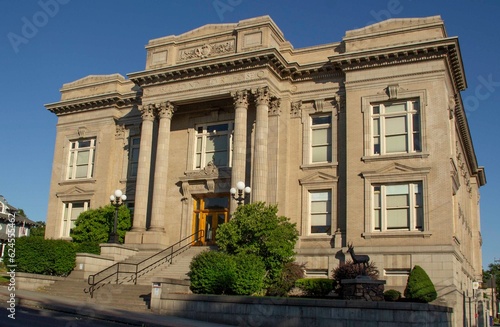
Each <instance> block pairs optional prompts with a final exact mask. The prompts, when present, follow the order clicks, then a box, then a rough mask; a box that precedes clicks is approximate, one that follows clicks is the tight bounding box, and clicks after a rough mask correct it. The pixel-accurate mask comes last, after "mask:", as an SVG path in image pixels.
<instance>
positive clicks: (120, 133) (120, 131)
mask: <svg viewBox="0 0 500 327" xmlns="http://www.w3.org/2000/svg"><path fill="white" fill-rule="evenodd" d="M115 137H116V138H117V139H120V138H124V137H125V125H116V130H115Z"/></svg>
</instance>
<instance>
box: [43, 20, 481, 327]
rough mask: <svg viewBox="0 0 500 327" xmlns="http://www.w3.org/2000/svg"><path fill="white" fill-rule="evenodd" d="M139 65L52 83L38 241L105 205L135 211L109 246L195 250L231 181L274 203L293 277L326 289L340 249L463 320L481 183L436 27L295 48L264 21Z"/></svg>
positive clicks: (184, 43)
mask: <svg viewBox="0 0 500 327" xmlns="http://www.w3.org/2000/svg"><path fill="white" fill-rule="evenodd" d="M146 50H147V58H146V68H145V70H143V71H140V72H136V73H131V74H128V79H127V78H124V77H123V76H121V75H119V74H114V75H99V76H95V75H93V76H88V77H85V78H82V79H80V80H77V81H74V82H71V83H68V84H65V85H63V87H62V89H61V100H60V101H58V102H56V103H51V104H48V105H46V108H47V109H48V110H49V111H51V112H52V113H54V114H56V115H57V117H58V123H57V135H56V140H55V152H54V162H53V171H52V180H51V187H50V200H49V206H48V214H47V227H46V237H47V238H63V239H67V238H69V235H70V234H69V233H70V229H71V228H72V226H74V222H75V219H76V218H77V217H78V214H79V213H81V212H82V211H84V210H87V209H88V208H97V207H99V206H103V205H106V204H107V203H108V198H109V195H110V194H112V192H113V190H114V189H116V188H119V189H121V190H122V191H124V192H125V193H126V194H127V196H128V200H127V203H128V205H129V207H131V208H133V210H134V218H133V228H132V230H131V231H130V232H128V233H127V235H126V240H125V243H126V244H125V245H129V246H134V247H149V248H151V247H156V248H162V247H165V246H167V245H168V244H172V243H175V242H177V241H179V240H180V239H182V238H184V237H188V236H189V235H191V234H192V233H194V232H195V231H197V230H204V231H205V235H206V236H210V237H206V239H205V240H204V242H205V244H211V243H213V242H214V241H215V240H216V230H217V227H218V226H219V225H220V224H222V223H224V222H226V221H227V220H228V219H229V218H230V214H231V212H233V211H234V210H235V208H236V205H237V203H236V201H235V200H233V199H232V198H231V197H230V194H229V190H230V188H231V187H234V186H236V183H237V182H238V181H242V182H244V183H245V184H246V185H248V186H250V187H251V189H252V192H251V194H250V195H249V196H248V197H247V200H246V201H247V202H255V201H265V202H267V203H270V204H278V206H279V213H280V214H281V215H285V216H287V217H289V218H290V219H291V220H292V221H293V222H295V223H296V224H297V228H298V230H299V232H300V239H299V242H298V244H297V249H296V250H297V260H298V261H300V262H304V263H306V267H307V272H308V274H309V275H311V276H312V275H314V276H322V275H324V276H327V275H330V274H331V271H332V269H333V268H335V267H336V266H337V265H338V264H339V263H340V262H342V261H344V260H346V256H345V255H344V253H345V251H343V250H345V247H346V244H347V243H348V242H350V243H353V244H354V245H355V248H356V251H357V252H358V253H363V254H368V255H370V257H371V259H372V261H374V262H375V264H376V266H377V267H378V268H379V270H380V274H381V277H382V278H383V279H386V280H387V288H395V289H399V290H402V289H403V288H404V286H405V283H406V279H407V276H408V274H409V272H410V270H411V268H412V267H413V266H415V265H420V266H422V267H423V268H424V269H425V270H426V271H427V272H428V274H429V276H430V277H431V279H432V281H433V282H434V284H435V285H436V288H437V290H438V293H439V299H438V301H439V303H444V304H447V305H449V306H451V307H453V308H454V310H455V319H456V320H457V321H461V319H462V317H465V316H467V315H470V314H471V312H464V310H463V308H466V309H465V310H466V311H467V310H468V309H467V308H468V307H470V306H468V305H467V306H466V305H465V302H467V303H469V301H473V295H472V294H473V292H472V290H473V286H472V285H473V282H475V281H479V280H481V274H482V269H481V233H480V216H479V188H480V186H482V185H484V184H485V183H486V177H485V173H484V169H483V168H482V167H480V166H479V165H478V163H477V160H476V155H475V152H474V147H473V144H472V139H471V134H470V132H469V127H468V124H467V118H466V115H465V111H464V106H463V103H462V98H461V95H460V92H461V91H463V90H464V89H465V88H466V86H467V83H466V79H465V75H464V67H463V64H462V59H461V55H460V48H459V43H458V39H457V38H456V37H449V36H448V35H447V34H446V31H445V27H444V24H443V21H442V20H441V18H440V17H439V16H434V17H427V18H414V19H413V18H412V19H390V20H387V21H383V22H380V23H376V24H374V25H370V26H367V27H364V28H360V29H356V30H351V31H347V32H346V34H345V36H344V37H343V39H342V40H341V41H340V42H335V43H331V44H325V45H318V46H312V47H307V48H301V49H295V48H294V47H293V46H292V44H290V42H288V41H287V40H286V39H285V37H284V35H283V33H282V32H281V31H280V29H279V28H278V26H276V25H275V23H274V22H273V21H272V20H271V19H270V18H269V17H268V16H263V17H257V18H252V19H247V20H243V21H240V22H239V23H235V24H215V25H206V26H203V27H200V28H198V29H195V30H193V31H190V32H187V33H184V34H182V35H178V36H167V37H162V38H158V39H153V40H151V41H150V42H149V43H148V45H147V46H146ZM124 55H125V54H124ZM347 259H349V257H348V256H347Z"/></svg>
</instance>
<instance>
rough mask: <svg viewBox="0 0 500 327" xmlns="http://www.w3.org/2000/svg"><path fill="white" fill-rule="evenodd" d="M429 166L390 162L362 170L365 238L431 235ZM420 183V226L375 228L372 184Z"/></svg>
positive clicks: (363, 234)
mask: <svg viewBox="0 0 500 327" xmlns="http://www.w3.org/2000/svg"><path fill="white" fill-rule="evenodd" d="M430 170H431V168H430V167H422V168H420V167H419V168H412V167H409V166H405V165H402V164H399V163H391V164H389V165H388V166H386V167H383V168H381V169H380V170H378V171H369V172H362V173H361V176H362V177H363V178H364V183H365V186H364V195H365V196H364V206H365V210H364V212H365V214H364V215H365V217H364V218H365V228H364V232H363V233H362V236H363V237H364V238H366V239H369V238H372V237H392V236H395V237H399V236H405V237H407V236H417V237H430V236H431V235H432V229H431V224H430V222H431V217H430V210H429V207H430V205H429V195H428V181H427V179H428V175H429V172H430ZM409 183H421V187H422V204H423V205H422V206H423V210H422V214H423V219H422V228H421V229H419V230H416V229H410V230H403V229H390V230H384V231H382V230H381V231H378V230H375V220H374V197H373V186H374V185H395V184H409Z"/></svg>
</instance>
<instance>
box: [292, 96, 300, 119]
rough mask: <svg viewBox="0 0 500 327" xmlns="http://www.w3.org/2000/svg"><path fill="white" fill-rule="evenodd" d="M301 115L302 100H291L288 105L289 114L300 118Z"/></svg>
mask: <svg viewBox="0 0 500 327" xmlns="http://www.w3.org/2000/svg"><path fill="white" fill-rule="evenodd" d="M301 115H302V100H299V101H295V102H292V103H291V105H290V116H291V117H292V118H300V117H301Z"/></svg>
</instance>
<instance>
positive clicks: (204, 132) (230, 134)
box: [192, 121, 234, 170]
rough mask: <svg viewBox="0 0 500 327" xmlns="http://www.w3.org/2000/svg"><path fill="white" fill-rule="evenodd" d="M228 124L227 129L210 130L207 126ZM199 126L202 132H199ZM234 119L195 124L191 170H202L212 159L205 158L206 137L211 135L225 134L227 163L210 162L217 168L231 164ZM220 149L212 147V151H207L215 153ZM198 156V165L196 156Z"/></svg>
mask: <svg viewBox="0 0 500 327" xmlns="http://www.w3.org/2000/svg"><path fill="white" fill-rule="evenodd" d="M226 124H227V125H228V126H227V130H222V131H218V130H214V131H212V132H210V131H208V127H210V126H219V125H226ZM200 128H202V132H201V133H200ZM233 132H234V121H215V122H204V123H200V124H196V125H195V127H194V133H193V134H194V144H193V165H192V169H193V170H202V169H203V168H205V167H206V166H207V165H208V163H209V162H212V160H207V139H208V138H209V137H213V136H220V135H227V137H226V140H227V148H226V152H227V163H226V165H218V164H217V163H215V162H212V163H213V164H214V165H215V166H216V167H217V168H228V167H231V166H232V159H233V135H234V133H233ZM198 140H201V144H200V146H201V148H200V149H198ZM217 152H222V151H217V150H216V149H215V148H214V151H213V152H208V153H214V154H215V153H217ZM198 155H199V156H200V160H199V166H198V162H197V161H198V160H197V157H198Z"/></svg>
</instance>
